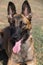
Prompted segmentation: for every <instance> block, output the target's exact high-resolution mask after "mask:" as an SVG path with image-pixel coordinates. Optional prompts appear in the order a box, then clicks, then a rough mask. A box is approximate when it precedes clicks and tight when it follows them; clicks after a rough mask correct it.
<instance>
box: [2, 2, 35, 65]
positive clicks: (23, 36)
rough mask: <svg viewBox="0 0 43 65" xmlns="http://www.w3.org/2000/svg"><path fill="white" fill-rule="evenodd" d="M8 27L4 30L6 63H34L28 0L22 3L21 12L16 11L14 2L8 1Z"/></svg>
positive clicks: (31, 64)
mask: <svg viewBox="0 0 43 65" xmlns="http://www.w3.org/2000/svg"><path fill="white" fill-rule="evenodd" d="M7 11H8V22H9V24H10V25H9V27H7V28H5V29H4V30H3V32H4V36H3V39H4V49H5V50H6V53H7V55H8V63H7V65H35V61H34V45H33V44H34V43H33V38H32V37H31V34H30V31H31V29H32V25H31V18H32V16H31V8H30V5H29V3H28V1H24V3H23V4H22V12H21V14H17V13H16V7H15V5H14V3H12V2H9V3H8V8H7Z"/></svg>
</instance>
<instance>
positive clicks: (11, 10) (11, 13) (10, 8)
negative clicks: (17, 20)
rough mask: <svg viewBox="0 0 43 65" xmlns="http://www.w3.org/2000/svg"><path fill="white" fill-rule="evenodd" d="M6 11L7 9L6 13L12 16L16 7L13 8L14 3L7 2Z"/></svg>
mask: <svg viewBox="0 0 43 65" xmlns="http://www.w3.org/2000/svg"><path fill="white" fill-rule="evenodd" d="M7 11H8V15H9V16H10V17H12V16H13V15H14V14H16V8H15V5H14V3H12V2H9V3H8V8H7Z"/></svg>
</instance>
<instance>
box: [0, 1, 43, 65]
mask: <svg viewBox="0 0 43 65" xmlns="http://www.w3.org/2000/svg"><path fill="white" fill-rule="evenodd" d="M9 1H12V2H13V3H14V4H15V6H16V10H17V13H20V12H21V7H22V3H23V2H24V1H25V0H0V29H3V28H5V27H7V26H8V25H9V24H8V21H7V5H8V2H9ZM28 2H29V3H30V6H31V9H32V21H31V22H32V35H33V38H34V47H35V53H36V58H37V65H43V0H28ZM0 65H2V62H0Z"/></svg>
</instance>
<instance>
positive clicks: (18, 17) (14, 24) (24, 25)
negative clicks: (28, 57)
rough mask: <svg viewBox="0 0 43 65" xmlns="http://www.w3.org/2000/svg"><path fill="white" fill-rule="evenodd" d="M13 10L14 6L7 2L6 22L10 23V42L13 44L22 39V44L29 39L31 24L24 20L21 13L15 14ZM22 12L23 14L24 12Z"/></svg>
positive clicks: (24, 17)
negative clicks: (11, 31)
mask: <svg viewBox="0 0 43 65" xmlns="http://www.w3.org/2000/svg"><path fill="white" fill-rule="evenodd" d="M15 9H16V8H15V5H14V4H13V3H12V2H9V4H8V22H9V23H10V26H11V28H12V30H13V33H12V35H11V40H12V42H13V43H15V42H17V41H19V40H20V39H22V38H23V40H22V43H23V42H25V41H26V40H27V38H28V37H29V31H30V29H31V23H30V21H29V20H28V19H27V18H26V16H24V14H23V13H22V14H16V10H15ZM27 10H28V9H27ZM27 10H26V11H27ZM23 12H25V10H24V11H23ZM27 12H28V11H27Z"/></svg>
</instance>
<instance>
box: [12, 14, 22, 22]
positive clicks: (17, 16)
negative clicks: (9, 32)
mask: <svg viewBox="0 0 43 65" xmlns="http://www.w3.org/2000/svg"><path fill="white" fill-rule="evenodd" d="M13 18H14V19H15V20H17V21H18V20H22V15H21V14H16V15H14V17H13Z"/></svg>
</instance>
